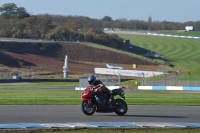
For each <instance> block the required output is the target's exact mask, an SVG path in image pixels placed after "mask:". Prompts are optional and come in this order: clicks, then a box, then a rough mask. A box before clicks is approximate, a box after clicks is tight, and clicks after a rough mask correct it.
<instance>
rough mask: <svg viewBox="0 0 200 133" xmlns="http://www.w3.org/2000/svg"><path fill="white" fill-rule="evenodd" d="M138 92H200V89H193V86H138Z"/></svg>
mask: <svg viewBox="0 0 200 133" xmlns="http://www.w3.org/2000/svg"><path fill="white" fill-rule="evenodd" d="M138 90H182V91H200V87H192V86H138Z"/></svg>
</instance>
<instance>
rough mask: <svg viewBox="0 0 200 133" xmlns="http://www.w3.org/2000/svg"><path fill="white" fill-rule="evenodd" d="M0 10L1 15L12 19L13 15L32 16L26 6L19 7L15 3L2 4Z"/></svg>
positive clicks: (20, 17)
mask: <svg viewBox="0 0 200 133" xmlns="http://www.w3.org/2000/svg"><path fill="white" fill-rule="evenodd" d="M0 12H1V16H2V17H3V18H5V19H10V18H12V17H14V18H15V17H16V18H19V19H23V18H26V17H29V16H30V14H28V13H27V12H26V9H25V8H24V7H17V5H16V4H14V3H6V4H4V5H2V6H1V7H0Z"/></svg>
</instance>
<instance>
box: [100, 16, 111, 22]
mask: <svg viewBox="0 0 200 133" xmlns="http://www.w3.org/2000/svg"><path fill="white" fill-rule="evenodd" d="M102 20H103V21H113V20H112V18H111V17H109V16H104V17H103V18H102Z"/></svg>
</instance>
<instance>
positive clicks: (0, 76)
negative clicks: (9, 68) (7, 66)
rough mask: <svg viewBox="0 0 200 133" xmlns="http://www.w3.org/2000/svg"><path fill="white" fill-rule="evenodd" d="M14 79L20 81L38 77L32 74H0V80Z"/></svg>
mask: <svg viewBox="0 0 200 133" xmlns="http://www.w3.org/2000/svg"><path fill="white" fill-rule="evenodd" d="M16 77H20V78H22V79H38V78H39V75H38V74H37V73H34V72H0V79H13V78H16Z"/></svg>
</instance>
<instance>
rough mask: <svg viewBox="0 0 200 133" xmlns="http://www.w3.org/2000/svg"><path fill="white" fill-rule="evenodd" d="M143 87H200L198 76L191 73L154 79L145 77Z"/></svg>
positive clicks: (166, 75)
mask: <svg viewBox="0 0 200 133" xmlns="http://www.w3.org/2000/svg"><path fill="white" fill-rule="evenodd" d="M141 85H142V86H200V80H199V76H198V75H192V74H191V73H172V74H163V75H158V76H152V77H149V78H147V77H143V78H142V82H141Z"/></svg>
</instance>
